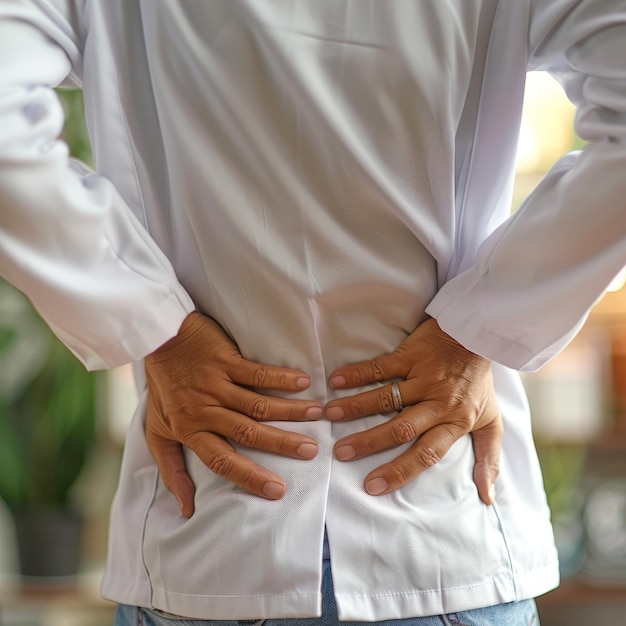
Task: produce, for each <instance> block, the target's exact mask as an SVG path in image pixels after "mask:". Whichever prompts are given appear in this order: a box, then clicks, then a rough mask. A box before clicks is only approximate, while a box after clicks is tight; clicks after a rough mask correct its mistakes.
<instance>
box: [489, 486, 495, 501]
mask: <svg viewBox="0 0 626 626" xmlns="http://www.w3.org/2000/svg"><path fill="white" fill-rule="evenodd" d="M489 500H491V504H493V503H494V502H495V501H496V488H495V487H494V486H493V485H491V487H489Z"/></svg>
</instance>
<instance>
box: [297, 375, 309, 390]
mask: <svg viewBox="0 0 626 626" xmlns="http://www.w3.org/2000/svg"><path fill="white" fill-rule="evenodd" d="M310 384H311V381H310V379H308V378H304V377H303V378H298V380H296V387H297V388H298V389H306V388H307V387H308V386H309V385H310Z"/></svg>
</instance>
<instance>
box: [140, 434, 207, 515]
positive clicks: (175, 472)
mask: <svg viewBox="0 0 626 626" xmlns="http://www.w3.org/2000/svg"><path fill="white" fill-rule="evenodd" d="M146 440H147V442H148V447H149V448H150V451H151V452H152V456H153V457H154V460H155V461H156V464H157V466H158V468H159V472H160V473H161V478H162V480H163V484H164V485H165V486H166V487H167V488H168V490H169V491H171V493H172V494H173V495H174V497H175V498H176V500H178V506H179V507H180V512H181V513H182V514H183V515H184V516H185V517H187V518H189V517H191V516H192V515H193V513H194V510H195V506H194V495H195V491H196V490H195V487H194V484H193V482H192V480H191V478H190V477H189V474H187V467H186V466H185V457H184V455H183V449H182V446H181V444H180V443H178V442H177V441H173V440H171V439H165V438H163V437H161V436H159V435H157V434H155V433H153V432H147V433H146Z"/></svg>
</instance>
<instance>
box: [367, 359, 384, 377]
mask: <svg viewBox="0 0 626 626" xmlns="http://www.w3.org/2000/svg"><path fill="white" fill-rule="evenodd" d="M370 367H371V370H372V378H373V379H374V380H376V381H380V380H385V378H386V372H385V368H384V367H383V366H382V365H381V364H380V362H379V361H371V362H370Z"/></svg>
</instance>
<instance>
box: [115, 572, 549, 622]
mask: <svg viewBox="0 0 626 626" xmlns="http://www.w3.org/2000/svg"><path fill="white" fill-rule="evenodd" d="M322 595H323V601H322V616H321V617H307V618H289V619H266V620H263V619H256V620H255V619H253V620H197V619H178V618H176V617H170V616H167V615H164V614H161V613H160V612H159V611H155V610H151V609H143V608H139V607H133V606H126V605H120V606H119V607H118V610H117V614H116V616H115V626H261V625H262V626H333V625H334V624H339V623H343V624H346V625H347V626H371V624H372V622H339V619H338V617H337V607H336V605H335V598H334V594H333V579H332V575H331V571H330V562H329V561H324V581H323V588H322ZM375 623H376V624H380V625H382V626H539V617H538V615H537V608H536V605H535V602H534V600H523V601H521V602H511V603H508V604H498V605H496V606H490V607H486V608H484V609H475V610H473V611H462V612H460V613H450V614H448V615H433V616H431V617H411V618H408V619H400V620H387V621H383V622H375Z"/></svg>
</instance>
